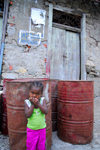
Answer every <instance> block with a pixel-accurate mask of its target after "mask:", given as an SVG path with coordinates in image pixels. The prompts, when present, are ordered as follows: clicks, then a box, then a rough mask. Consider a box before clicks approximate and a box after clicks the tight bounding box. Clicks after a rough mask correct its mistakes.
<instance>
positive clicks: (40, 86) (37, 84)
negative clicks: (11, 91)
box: [30, 81, 43, 93]
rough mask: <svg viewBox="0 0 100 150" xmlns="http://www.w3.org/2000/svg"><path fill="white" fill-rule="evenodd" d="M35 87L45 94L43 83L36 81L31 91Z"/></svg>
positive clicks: (31, 86)
mask: <svg viewBox="0 0 100 150" xmlns="http://www.w3.org/2000/svg"><path fill="white" fill-rule="evenodd" d="M33 87H36V88H39V89H40V90H41V93H42V92H43V84H42V82H40V81H34V82H32V84H31V85H30V90H31V89H32V88H33Z"/></svg>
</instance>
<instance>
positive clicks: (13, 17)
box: [2, 0, 100, 97]
mask: <svg viewBox="0 0 100 150" xmlns="http://www.w3.org/2000/svg"><path fill="white" fill-rule="evenodd" d="M37 2H38V3H37V4H35V0H34V1H32V0H27V1H26V0H17V1H16V0H13V5H12V6H10V8H9V18H8V24H7V35H6V39H5V50H4V57H3V69H2V79H3V78H30V77H36V78H44V77H46V65H45V61H44V59H45V58H46V55H47V48H46V47H45V44H47V42H48V41H47V39H48V32H47V31H48V7H47V6H45V5H44V1H42V0H37ZM53 4H54V5H55V4H58V5H62V6H64V7H69V8H74V9H76V10H81V11H84V12H86V13H87V14H88V15H87V18H86V42H87V45H86V72H87V80H94V81H95V82H94V85H95V97H97V96H100V90H99V89H100V88H99V87H100V85H99V83H100V82H99V80H100V65H99V64H100V58H99V56H100V12H99V11H98V10H100V6H98V4H95V5H94V7H92V5H91V4H86V3H82V1H76V0H75V1H74V2H72V1H70V0H66V1H65V0H55V1H53ZM32 7H38V8H42V9H45V10H46V26H45V37H44V39H43V40H42V43H41V45H40V46H38V47H36V48H34V47H31V48H30V49H29V51H28V49H27V47H26V46H21V45H19V44H18V33H19V30H21V29H23V30H28V29H29V17H30V12H31V8H32ZM96 7H97V8H96ZM94 8H95V9H94Z"/></svg>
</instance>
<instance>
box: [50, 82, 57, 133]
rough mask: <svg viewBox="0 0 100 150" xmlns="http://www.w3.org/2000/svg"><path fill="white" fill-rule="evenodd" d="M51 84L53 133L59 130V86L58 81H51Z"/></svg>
mask: <svg viewBox="0 0 100 150" xmlns="http://www.w3.org/2000/svg"><path fill="white" fill-rule="evenodd" d="M50 83H51V107H52V131H56V130H57V96H58V95H57V93H58V92H57V84H58V80H50Z"/></svg>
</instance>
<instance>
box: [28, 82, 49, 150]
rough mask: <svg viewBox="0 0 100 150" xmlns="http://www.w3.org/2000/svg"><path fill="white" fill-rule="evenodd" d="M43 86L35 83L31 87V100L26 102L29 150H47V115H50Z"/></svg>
mask: <svg viewBox="0 0 100 150" xmlns="http://www.w3.org/2000/svg"><path fill="white" fill-rule="evenodd" d="M42 92H43V84H42V83H41V82H38V81H35V82H33V84H32V85H31V87H30V91H29V100H28V99H26V100H25V115H26V117H27V118H28V123H27V141H26V147H27V150H46V148H45V141H46V123H45V114H47V113H48V109H47V105H46V100H45V98H44V97H42Z"/></svg>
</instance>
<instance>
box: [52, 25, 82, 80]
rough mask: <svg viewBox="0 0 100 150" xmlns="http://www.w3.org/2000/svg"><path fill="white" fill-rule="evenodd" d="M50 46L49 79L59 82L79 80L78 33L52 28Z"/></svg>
mask: <svg viewBox="0 0 100 150" xmlns="http://www.w3.org/2000/svg"><path fill="white" fill-rule="evenodd" d="M51 44H52V45H51V63H50V78H51V79H60V80H79V78H80V40H79V33H74V32H70V31H66V30H63V29H59V28H55V27H53V28H52V42H51Z"/></svg>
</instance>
